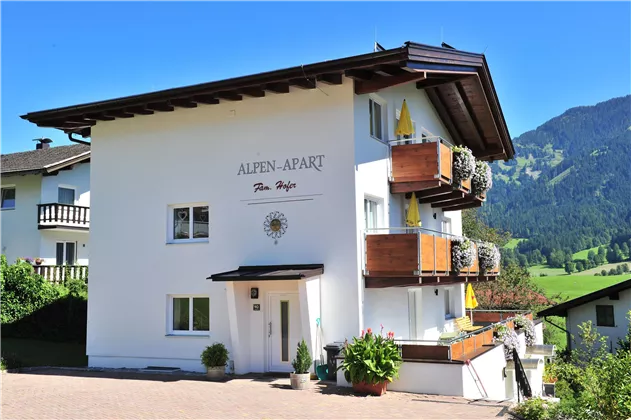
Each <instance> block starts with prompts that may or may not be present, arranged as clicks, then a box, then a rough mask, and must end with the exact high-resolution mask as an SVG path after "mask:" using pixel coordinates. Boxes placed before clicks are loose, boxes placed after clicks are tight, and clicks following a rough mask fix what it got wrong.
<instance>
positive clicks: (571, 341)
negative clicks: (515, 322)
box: [539, 279, 631, 352]
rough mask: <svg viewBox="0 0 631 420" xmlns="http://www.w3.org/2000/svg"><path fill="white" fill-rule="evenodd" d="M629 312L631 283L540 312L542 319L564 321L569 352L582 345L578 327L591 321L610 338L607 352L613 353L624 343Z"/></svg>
mask: <svg viewBox="0 0 631 420" xmlns="http://www.w3.org/2000/svg"><path fill="white" fill-rule="evenodd" d="M629 311H631V279H629V280H626V281H623V282H621V283H618V284H614V285H612V286H609V287H605V288H604V289H600V290H596V291H595V292H592V293H589V294H587V295H585V296H581V297H577V298H576V299H572V300H568V301H567V302H563V303H561V304H559V305H556V306H552V307H550V308H548V309H545V310H543V311H541V312H539V316H542V317H547V316H562V317H564V318H565V330H566V333H567V336H568V337H567V345H568V348H570V349H573V348H576V347H577V346H580V345H581V344H582V343H581V338H580V335H579V333H580V330H579V326H580V325H581V324H583V323H584V322H588V321H591V323H592V325H593V326H595V327H596V330H597V331H598V333H599V334H601V335H602V336H605V337H606V338H607V346H608V349H609V351H610V352H613V351H615V350H616V348H617V346H618V341H619V340H622V339H624V338H625V337H626V336H627V332H628V331H629V319H628V318H627V314H628V313H629Z"/></svg>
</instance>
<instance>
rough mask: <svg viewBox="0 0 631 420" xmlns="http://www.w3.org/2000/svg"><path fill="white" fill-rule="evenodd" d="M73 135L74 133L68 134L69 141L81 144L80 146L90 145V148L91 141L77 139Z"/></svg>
mask: <svg viewBox="0 0 631 420" xmlns="http://www.w3.org/2000/svg"><path fill="white" fill-rule="evenodd" d="M72 134H73V133H72V132H70V133H68V139H69V140H70V141H71V142H74V143H79V144H85V145H88V146H89V145H90V144H91V143H90V142H89V141H85V140H79V139H75V138H74V137H72Z"/></svg>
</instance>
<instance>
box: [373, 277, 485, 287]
mask: <svg viewBox="0 0 631 420" xmlns="http://www.w3.org/2000/svg"><path fill="white" fill-rule="evenodd" d="M495 278H496V276H484V275H478V276H457V275H453V276H423V277H420V276H416V277H370V276H365V277H364V286H365V287H366V289H383V288H386V287H424V286H448V285H450V284H457V283H469V282H479V281H492V280H494V279H495Z"/></svg>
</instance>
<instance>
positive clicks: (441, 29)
mask: <svg viewBox="0 0 631 420" xmlns="http://www.w3.org/2000/svg"><path fill="white" fill-rule="evenodd" d="M444 40H445V39H444V37H443V27H442V25H441V27H440V43H441V44H442V43H443V41H444Z"/></svg>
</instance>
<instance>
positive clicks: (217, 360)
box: [200, 343, 230, 368]
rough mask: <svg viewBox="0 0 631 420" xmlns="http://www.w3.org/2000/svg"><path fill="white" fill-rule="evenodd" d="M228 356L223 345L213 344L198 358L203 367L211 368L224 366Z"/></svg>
mask: <svg viewBox="0 0 631 420" xmlns="http://www.w3.org/2000/svg"><path fill="white" fill-rule="evenodd" d="M229 354H230V353H229V352H228V349H227V348H226V346H224V345H223V343H214V344H213V345H212V346H207V347H206V348H205V349H204V351H203V352H202V354H201V356H200V357H201V359H202V364H203V365H204V366H206V367H207V368H212V367H220V366H226V365H227V364H228V356H229Z"/></svg>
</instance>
